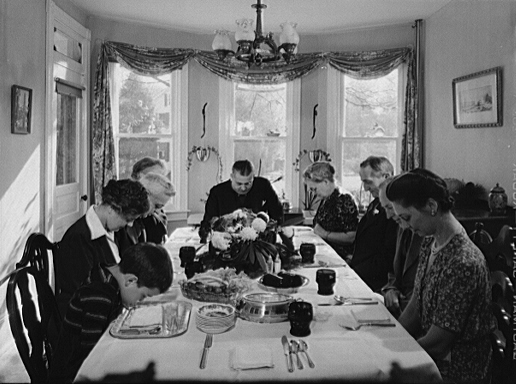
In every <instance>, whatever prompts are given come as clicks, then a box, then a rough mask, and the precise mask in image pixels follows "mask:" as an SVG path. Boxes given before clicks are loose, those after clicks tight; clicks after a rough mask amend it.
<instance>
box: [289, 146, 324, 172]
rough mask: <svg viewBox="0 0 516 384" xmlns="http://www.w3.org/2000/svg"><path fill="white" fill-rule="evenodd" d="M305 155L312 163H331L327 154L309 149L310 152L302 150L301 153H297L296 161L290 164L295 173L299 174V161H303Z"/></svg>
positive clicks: (319, 150) (320, 150)
mask: <svg viewBox="0 0 516 384" xmlns="http://www.w3.org/2000/svg"><path fill="white" fill-rule="evenodd" d="M306 155H308V158H309V159H310V161H311V162H312V163H314V162H316V161H331V156H330V154H329V153H328V152H326V151H324V150H322V149H311V150H307V149H303V150H302V151H301V152H299V154H298V155H297V157H296V161H294V162H293V163H292V165H293V166H294V170H295V171H296V172H299V167H300V165H301V160H302V159H303V157H305V156H306Z"/></svg>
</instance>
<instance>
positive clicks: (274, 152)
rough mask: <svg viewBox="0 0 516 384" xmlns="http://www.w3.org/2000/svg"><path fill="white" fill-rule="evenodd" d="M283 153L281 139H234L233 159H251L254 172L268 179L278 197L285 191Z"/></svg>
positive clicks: (283, 148)
mask: <svg viewBox="0 0 516 384" xmlns="http://www.w3.org/2000/svg"><path fill="white" fill-rule="evenodd" d="M285 154H286V143H285V141H283V140H260V141H257V140H238V141H235V157H234V158H235V160H243V159H248V160H250V161H252V162H253V164H254V167H255V174H256V175H258V174H259V175H260V176H262V177H265V178H267V179H269V181H270V182H271V183H272V186H273V187H274V189H275V190H276V193H277V194H278V196H280V197H281V196H282V195H283V193H284V191H285Z"/></svg>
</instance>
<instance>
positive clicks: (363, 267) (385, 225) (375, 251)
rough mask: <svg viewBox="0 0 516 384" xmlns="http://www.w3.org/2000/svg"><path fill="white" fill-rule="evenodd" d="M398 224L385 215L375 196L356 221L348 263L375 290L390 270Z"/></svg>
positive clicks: (381, 285) (385, 279)
mask: <svg viewBox="0 0 516 384" xmlns="http://www.w3.org/2000/svg"><path fill="white" fill-rule="evenodd" d="M397 231H398V224H397V223H396V222H395V221H394V220H391V219H387V216H386V215H385V210H384V209H383V208H382V207H381V205H380V202H379V200H378V199H374V200H373V201H372V202H371V204H369V208H368V210H367V212H366V214H365V215H364V216H363V217H362V219H361V220H360V221H359V223H358V228H357V234H356V236H355V243H354V251H353V257H352V259H351V262H350V263H349V265H350V266H351V268H353V269H354V270H355V272H356V273H357V274H358V275H359V276H360V278H361V279H362V280H364V282H365V283H366V284H367V285H368V286H369V287H370V288H371V289H372V290H373V291H375V292H379V291H380V289H381V288H382V287H383V286H384V285H385V284H386V283H387V277H388V273H389V272H393V262H394V253H395V252H396V237H397Z"/></svg>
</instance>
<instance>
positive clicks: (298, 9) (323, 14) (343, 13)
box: [69, 0, 451, 35]
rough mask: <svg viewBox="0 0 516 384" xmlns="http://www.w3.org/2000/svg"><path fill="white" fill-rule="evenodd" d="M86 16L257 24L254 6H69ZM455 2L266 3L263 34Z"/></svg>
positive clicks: (372, 21)
mask: <svg viewBox="0 0 516 384" xmlns="http://www.w3.org/2000/svg"><path fill="white" fill-rule="evenodd" d="M69 1H70V2H71V3H73V4H74V5H75V6H77V7H78V8H80V9H82V10H83V11H85V13H86V14H87V15H95V16H100V17H102V18H106V19H115V20H121V21H129V22H133V23H139V24H143V25H151V26H155V27H160V28H167V29H173V30H179V31H185V32H192V33H199V34H211V33H213V32H214V31H215V30H216V29H227V30H229V31H234V30H235V20H236V19H240V18H243V17H246V18H251V19H254V20H256V11H255V9H254V8H252V7H251V5H252V4H254V3H256V0H69ZM450 1H451V0H263V3H264V4H266V5H267V9H265V10H264V11H263V22H264V32H269V31H271V32H279V30H280V27H279V24H281V23H282V22H284V21H293V22H297V30H298V32H299V34H300V35H303V34H305V35H306V34H324V33H334V32H339V31H344V30H348V29H355V28H363V27H374V26H384V25H393V24H405V23H410V22H413V21H414V20H417V19H426V18H428V17H429V16H430V15H432V14H434V13H435V12H437V11H438V10H439V9H440V8H442V7H443V6H445V5H446V4H448V3H449V2H450Z"/></svg>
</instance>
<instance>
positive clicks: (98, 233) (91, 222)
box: [86, 205, 109, 240]
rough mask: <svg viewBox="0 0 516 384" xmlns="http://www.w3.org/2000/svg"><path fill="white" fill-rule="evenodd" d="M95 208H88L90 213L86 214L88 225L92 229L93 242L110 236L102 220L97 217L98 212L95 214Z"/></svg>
mask: <svg viewBox="0 0 516 384" xmlns="http://www.w3.org/2000/svg"><path fill="white" fill-rule="evenodd" d="M94 207H95V206H93V205H92V206H91V207H89V208H88V211H87V212H86V224H87V225H88V228H89V229H90V232H91V239H92V240H95V239H98V238H100V237H102V236H109V232H108V231H106V229H105V228H104V226H103V225H102V223H101V222H100V219H99V217H98V215H97V212H95V209H94Z"/></svg>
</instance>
